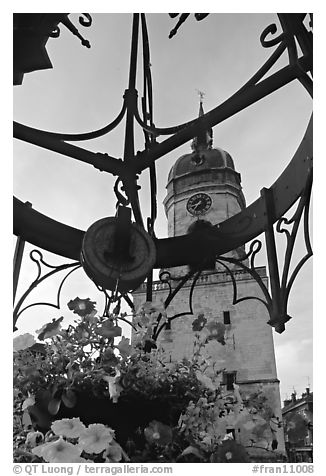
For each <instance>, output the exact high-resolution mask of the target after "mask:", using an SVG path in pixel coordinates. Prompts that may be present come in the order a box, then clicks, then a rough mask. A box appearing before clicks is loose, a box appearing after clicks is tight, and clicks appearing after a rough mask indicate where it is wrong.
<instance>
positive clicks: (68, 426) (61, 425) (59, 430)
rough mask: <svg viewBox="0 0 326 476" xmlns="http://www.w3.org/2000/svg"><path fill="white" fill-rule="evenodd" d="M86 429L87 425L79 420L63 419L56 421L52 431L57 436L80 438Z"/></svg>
mask: <svg viewBox="0 0 326 476" xmlns="http://www.w3.org/2000/svg"><path fill="white" fill-rule="evenodd" d="M85 429H86V427H85V425H84V424H83V423H82V422H81V421H80V419H79V418H63V419H62V420H56V421H54V422H53V423H52V425H51V430H52V431H53V433H54V434H55V435H60V436H65V437H66V438H78V437H79V436H80V435H81V433H82V432H83V431H84V430H85Z"/></svg>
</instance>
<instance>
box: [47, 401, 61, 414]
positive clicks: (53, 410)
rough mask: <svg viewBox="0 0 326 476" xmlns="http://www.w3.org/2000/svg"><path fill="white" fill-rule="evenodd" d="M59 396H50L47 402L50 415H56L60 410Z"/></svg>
mask: <svg viewBox="0 0 326 476" xmlns="http://www.w3.org/2000/svg"><path fill="white" fill-rule="evenodd" d="M60 405H61V398H60V399H58V398H52V399H51V400H50V402H49V404H48V411H49V413H50V414H51V415H56V414H57V413H58V411H59V410H60Z"/></svg>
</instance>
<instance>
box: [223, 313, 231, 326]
mask: <svg viewBox="0 0 326 476" xmlns="http://www.w3.org/2000/svg"><path fill="white" fill-rule="evenodd" d="M223 321H224V324H231V319H230V311H224V312H223Z"/></svg>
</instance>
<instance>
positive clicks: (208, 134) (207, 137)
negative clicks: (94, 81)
mask: <svg viewBox="0 0 326 476" xmlns="http://www.w3.org/2000/svg"><path fill="white" fill-rule="evenodd" d="M197 92H198V96H199V113H198V117H202V116H204V114H205V113H204V108H203V99H204V96H205V93H204V92H203V91H199V90H197ZM212 145H213V129H212V128H207V129H206V128H205V129H204V130H203V131H201V132H199V133H198V135H197V136H196V137H194V138H193V141H192V143H191V148H192V150H193V151H199V150H205V149H211V148H212Z"/></svg>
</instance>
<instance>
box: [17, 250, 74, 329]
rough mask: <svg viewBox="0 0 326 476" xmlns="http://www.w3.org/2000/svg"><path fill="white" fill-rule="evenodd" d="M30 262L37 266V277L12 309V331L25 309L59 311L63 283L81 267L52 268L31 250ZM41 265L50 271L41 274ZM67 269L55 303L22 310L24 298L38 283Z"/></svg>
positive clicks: (37, 303)
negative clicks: (41, 308)
mask: <svg viewBox="0 0 326 476" xmlns="http://www.w3.org/2000/svg"><path fill="white" fill-rule="evenodd" d="M29 256H30V258H31V260H32V261H33V262H34V263H35V264H36V266H37V276H36V279H35V280H34V281H33V282H32V283H31V284H30V286H29V287H28V289H27V290H26V291H25V292H24V294H23V295H22V296H21V298H20V299H19V301H18V302H17V304H16V306H15V308H14V315H13V327H14V331H15V330H17V327H16V323H17V319H18V318H19V316H20V315H21V314H22V313H23V312H24V311H26V309H28V308H30V307H33V306H50V307H54V308H56V309H60V295H61V290H62V287H63V285H64V282H65V281H66V279H67V278H68V276H70V275H71V274H72V273H73V272H74V271H76V269H78V268H80V267H81V264H80V263H79V262H75V263H66V264H62V265H59V266H54V265H50V264H49V263H46V262H45V261H44V259H43V254H42V253H41V252H40V251H39V250H32V251H31V252H30V254H29ZM42 265H43V267H45V268H48V269H50V270H51V271H48V272H47V273H45V274H44V273H43V270H42ZM67 269H69V272H68V273H66V274H65V276H64V277H63V279H62V280H61V282H60V285H59V287H58V291H57V298H56V302H55V303H50V302H36V303H33V304H29V305H28V306H25V307H23V308H22V305H23V304H24V302H25V300H26V298H27V297H28V296H29V295H30V293H31V292H32V291H33V289H35V288H36V287H37V286H38V285H39V284H40V283H42V282H43V281H44V280H46V279H47V278H49V277H50V276H53V275H54V274H56V273H59V272H60V271H64V270H67Z"/></svg>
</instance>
